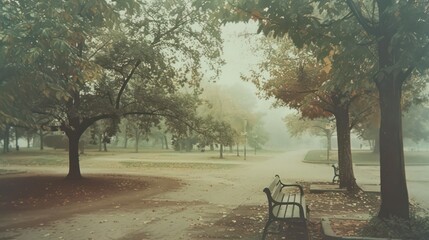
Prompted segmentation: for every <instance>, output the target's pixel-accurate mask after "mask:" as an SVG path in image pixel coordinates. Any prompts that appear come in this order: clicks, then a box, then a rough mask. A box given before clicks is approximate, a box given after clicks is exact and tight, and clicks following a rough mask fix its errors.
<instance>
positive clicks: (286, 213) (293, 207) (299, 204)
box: [262, 175, 309, 239]
mask: <svg viewBox="0 0 429 240" xmlns="http://www.w3.org/2000/svg"><path fill="white" fill-rule="evenodd" d="M286 190H287V191H286ZM264 192H265V193H266V194H267V198H268V221H267V223H266V224H265V227H264V232H263V234H262V239H265V238H266V236H267V234H268V233H269V232H268V228H269V226H270V224H271V223H272V222H274V221H278V222H283V223H288V224H290V223H298V224H300V225H302V226H303V227H304V229H303V230H304V231H305V232H304V234H305V236H306V237H307V239H308V229H307V216H308V212H309V210H308V207H307V205H305V198H304V190H303V188H302V186H300V185H298V184H284V183H282V182H281V180H280V177H279V175H276V176H275V177H274V180H273V181H272V182H271V184H270V185H269V186H268V187H266V188H264Z"/></svg>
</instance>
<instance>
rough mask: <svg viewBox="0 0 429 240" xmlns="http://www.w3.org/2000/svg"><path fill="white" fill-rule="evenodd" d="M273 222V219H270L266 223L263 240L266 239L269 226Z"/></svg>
mask: <svg viewBox="0 0 429 240" xmlns="http://www.w3.org/2000/svg"><path fill="white" fill-rule="evenodd" d="M272 222H273V220H271V219H268V221H267V223H266V224H265V227H264V232H263V233H262V240H265V238H266V237H267V232H268V227H269V226H270V224H271V223H272Z"/></svg>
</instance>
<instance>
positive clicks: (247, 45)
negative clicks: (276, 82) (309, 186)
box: [211, 22, 326, 150]
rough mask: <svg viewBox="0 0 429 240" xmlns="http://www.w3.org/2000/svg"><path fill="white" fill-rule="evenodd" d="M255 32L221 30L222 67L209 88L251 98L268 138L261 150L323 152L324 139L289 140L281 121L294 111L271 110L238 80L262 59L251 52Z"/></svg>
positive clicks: (242, 26)
mask: <svg viewBox="0 0 429 240" xmlns="http://www.w3.org/2000/svg"><path fill="white" fill-rule="evenodd" d="M256 31H257V25H256V24H255V23H252V22H249V23H234V24H227V25H225V26H224V27H223V39H224V45H223V46H224V49H223V50H224V53H223V59H224V60H225V65H224V66H223V67H222V73H221V75H220V77H219V79H218V80H217V81H216V83H211V84H218V85H220V86H224V87H230V88H233V89H234V90H235V91H237V92H234V93H237V94H239V95H242V96H245V97H246V98H249V97H251V98H252V99H247V100H248V101H250V102H255V103H256V104H255V107H254V111H255V112H262V113H263V115H264V117H263V122H264V124H265V130H266V131H267V133H268V135H269V141H268V142H267V143H266V145H265V146H264V148H269V149H279V150H281V149H284V150H289V149H303V148H307V149H308V148H322V147H323V145H324V144H326V143H324V141H325V140H324V139H323V138H320V139H319V138H317V137H316V138H314V136H313V137H310V136H308V135H304V136H302V137H298V138H296V137H295V138H291V136H290V134H289V133H288V131H287V128H286V125H285V123H284V121H283V120H282V119H283V118H284V117H285V116H286V115H288V114H292V113H294V111H293V110H290V109H288V108H285V107H282V108H274V107H273V106H272V105H273V102H274V100H265V99H261V98H258V96H257V92H258V90H257V89H256V87H255V86H254V84H253V83H250V82H245V81H244V80H242V79H241V75H248V74H249V73H250V71H251V70H252V69H254V70H256V68H257V64H258V63H259V62H260V60H261V59H262V56H261V54H260V53H258V51H255V50H254V49H253V48H255V45H256V44H257V43H258V40H259V39H260V38H261V37H263V36H262V35H257V34H256ZM252 44H253V45H252ZM249 93H251V94H249Z"/></svg>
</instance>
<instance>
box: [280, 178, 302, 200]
mask: <svg viewBox="0 0 429 240" xmlns="http://www.w3.org/2000/svg"><path fill="white" fill-rule="evenodd" d="M276 177H279V182H280V184H281V185H282V188H284V187H297V188H299V192H300V194H301V195H302V196H304V189H303V188H302V186H301V185H299V184H284V183H283V182H282V181H281V180H280V176H279V175H276Z"/></svg>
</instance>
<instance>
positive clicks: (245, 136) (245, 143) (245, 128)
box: [243, 119, 247, 160]
mask: <svg viewBox="0 0 429 240" xmlns="http://www.w3.org/2000/svg"><path fill="white" fill-rule="evenodd" d="M243 135H244V148H243V150H244V160H246V145H247V119H244V132H243Z"/></svg>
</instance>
